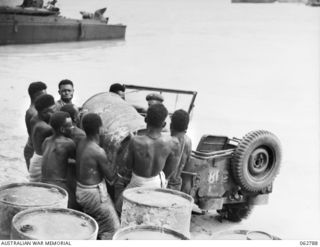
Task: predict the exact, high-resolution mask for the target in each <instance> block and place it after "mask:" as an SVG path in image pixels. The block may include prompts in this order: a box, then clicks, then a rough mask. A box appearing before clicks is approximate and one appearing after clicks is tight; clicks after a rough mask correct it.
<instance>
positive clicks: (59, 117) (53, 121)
mask: <svg viewBox="0 0 320 247" xmlns="http://www.w3.org/2000/svg"><path fill="white" fill-rule="evenodd" d="M67 118H70V114H69V113H68V112H63V111H57V112H55V113H53V114H52V116H51V118H50V125H51V127H52V128H53V129H54V131H56V132H59V130H60V128H61V127H62V126H63V124H64V123H65V122H66V119H67Z"/></svg>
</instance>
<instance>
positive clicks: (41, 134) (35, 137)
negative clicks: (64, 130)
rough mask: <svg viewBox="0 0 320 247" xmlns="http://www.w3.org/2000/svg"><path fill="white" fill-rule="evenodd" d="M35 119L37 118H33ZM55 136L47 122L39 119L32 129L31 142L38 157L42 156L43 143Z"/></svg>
mask: <svg viewBox="0 0 320 247" xmlns="http://www.w3.org/2000/svg"><path fill="white" fill-rule="evenodd" d="M33 119H35V118H33ZM52 134H53V131H52V128H51V126H50V125H49V124H47V123H46V122H44V121H42V120H40V119H38V120H37V121H36V123H35V124H34V126H33V127H32V132H31V140H32V144H33V148H34V150H35V152H36V153H37V154H38V155H42V143H43V141H44V140H45V139H46V138H47V137H49V136H51V135H52Z"/></svg>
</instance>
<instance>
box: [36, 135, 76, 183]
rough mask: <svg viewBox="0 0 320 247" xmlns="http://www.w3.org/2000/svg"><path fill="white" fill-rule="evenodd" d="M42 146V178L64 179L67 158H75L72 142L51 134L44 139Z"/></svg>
mask: <svg viewBox="0 0 320 247" xmlns="http://www.w3.org/2000/svg"><path fill="white" fill-rule="evenodd" d="M42 147H43V149H42V150H43V159H42V179H43V180H59V181H64V180H66V179H67V169H68V164H69V163H68V159H69V158H75V144H74V142H73V141H72V140H71V139H69V138H67V137H64V136H58V137H56V136H51V137H48V138H47V139H45V141H44V143H43V145H42Z"/></svg>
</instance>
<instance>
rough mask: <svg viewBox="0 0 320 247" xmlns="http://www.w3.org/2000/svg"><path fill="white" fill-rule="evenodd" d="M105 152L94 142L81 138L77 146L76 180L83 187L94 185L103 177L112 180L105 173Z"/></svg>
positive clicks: (106, 172)
mask: <svg viewBox="0 0 320 247" xmlns="http://www.w3.org/2000/svg"><path fill="white" fill-rule="evenodd" d="M106 164H107V156H106V153H105V151H104V150H103V149H102V148H101V147H100V146H99V145H98V144H97V143H96V142H94V141H92V140H90V139H88V138H83V139H82V140H81V141H80V142H79V144H78V146H77V156H76V165H77V180H78V182H80V183H81V184H84V185H94V184H98V183H100V182H101V181H102V179H103V177H104V175H105V176H106V177H107V179H109V180H112V179H111V176H110V175H109V173H108V171H106Z"/></svg>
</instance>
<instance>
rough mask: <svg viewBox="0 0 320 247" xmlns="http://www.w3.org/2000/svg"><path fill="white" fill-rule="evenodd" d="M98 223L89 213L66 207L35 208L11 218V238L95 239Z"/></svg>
mask: <svg viewBox="0 0 320 247" xmlns="http://www.w3.org/2000/svg"><path fill="white" fill-rule="evenodd" d="M97 235H98V223H97V222H96V221H95V220H94V219H93V218H92V217H90V216H89V215H87V214H85V213H82V212H79V211H76V210H72V209H68V208H35V209H29V210H24V211H21V212H19V213H17V214H16V215H15V216H14V217H13V219H12V228H11V239H15V240H22V239H37V240H48V239H52V240H96V239H97Z"/></svg>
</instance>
